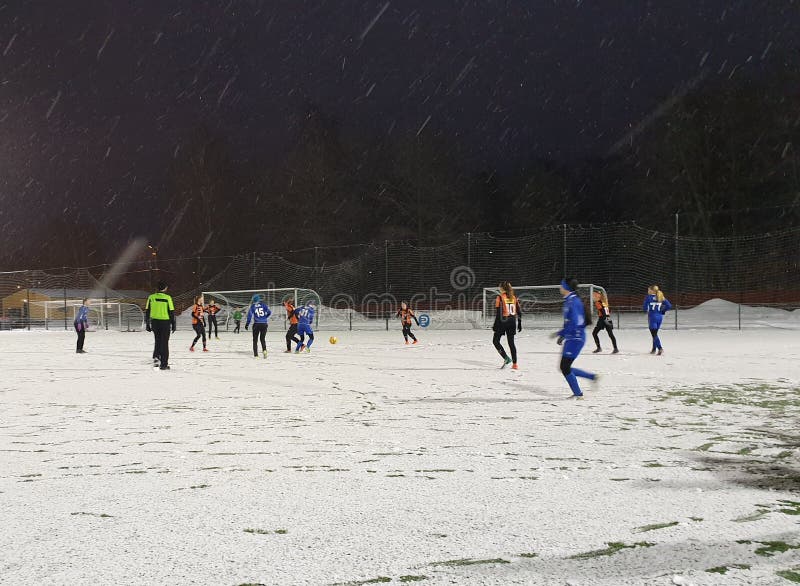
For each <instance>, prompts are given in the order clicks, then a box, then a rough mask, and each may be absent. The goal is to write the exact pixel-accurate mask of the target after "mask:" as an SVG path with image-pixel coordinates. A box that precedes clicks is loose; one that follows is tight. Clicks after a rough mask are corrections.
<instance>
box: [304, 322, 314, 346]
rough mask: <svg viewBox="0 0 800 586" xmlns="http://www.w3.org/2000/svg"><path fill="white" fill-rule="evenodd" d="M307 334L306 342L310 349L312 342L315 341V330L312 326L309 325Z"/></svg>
mask: <svg viewBox="0 0 800 586" xmlns="http://www.w3.org/2000/svg"><path fill="white" fill-rule="evenodd" d="M306 334H307V335H308V343H307V344H306V350H310V349H311V344H313V343H314V330H312V329H311V326H308V329H307V330H306Z"/></svg>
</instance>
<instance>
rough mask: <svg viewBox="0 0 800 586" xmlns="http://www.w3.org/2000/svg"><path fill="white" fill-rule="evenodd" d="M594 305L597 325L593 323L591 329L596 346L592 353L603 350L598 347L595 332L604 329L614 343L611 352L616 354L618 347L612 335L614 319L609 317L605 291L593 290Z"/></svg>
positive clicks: (598, 341)
mask: <svg viewBox="0 0 800 586" xmlns="http://www.w3.org/2000/svg"><path fill="white" fill-rule="evenodd" d="M594 307H595V309H596V310H597V325H595V326H594V329H593V330H592V337H593V338H594V343H595V345H596V346H597V348H595V349H594V350H593V351H592V353H593V354H597V353H598V352H602V351H603V349H602V348H601V347H600V337H599V336H598V335H597V334H599V333H600V332H602V331H603V330H605V331H607V332H608V337H609V338H611V343H612V344H613V345H614V350H612V352H611V353H612V354H618V353H619V348H617V339H616V338H615V337H614V321H613V320H612V319H611V309H610V308H609V306H608V296H606V293H605V291H595V292H594Z"/></svg>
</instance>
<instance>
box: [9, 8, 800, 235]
mask: <svg viewBox="0 0 800 586" xmlns="http://www.w3.org/2000/svg"><path fill="white" fill-rule="evenodd" d="M799 22H800V3H798V2H797V1H796V0H795V1H792V0H784V1H765V2H758V1H735V2H732V1H730V0H727V1H726V0H713V1H712V0H705V1H704V0H692V1H680V2H677V1H676V2H661V1H644V0H642V1H638V0H637V1H636V2H630V1H622V0H620V1H603V2H590V1H580V0H577V1H576V0H571V1H554V0H547V1H545V0H526V1H516V2H515V1H507V2H492V1H475V2H472V1H471V2H460V1H455V0H454V1H448V2H445V1H441V2H439V1H434V0H403V1H392V2H388V1H386V0H368V1H367V0H365V1H360V2H351V1H333V0H331V1H328V2H323V1H318V2H301V1H296V0H292V1H277V0H270V1H266V0H265V1H256V0H252V1H245V0H237V1H234V0H231V1H230V2H201V1H196V0H180V1H164V0H158V1H156V0H143V1H122V0H114V1H107V2H84V1H80V0H79V1H74V2H73V1H69V2H50V1H47V2H25V1H23V0H18V1H12V2H5V3H0V64H1V65H2V67H0V198H2V206H0V207H1V208H2V210H1V211H2V216H0V228H2V233H3V237H4V238H5V244H4V245H6V246H7V245H8V244H7V243H8V242H9V239H16V240H19V239H20V238H22V233H24V232H27V231H30V228H31V227H32V226H35V225H37V224H40V223H41V220H42V218H45V217H49V216H52V215H53V214H56V215H58V214H62V213H64V210H67V211H69V212H75V210H76V208H77V217H78V218H79V219H80V221H82V222H92V223H95V224H97V225H98V227H99V229H100V230H101V232H103V233H104V234H119V235H120V237H121V238H123V239H125V238H127V237H128V236H130V235H131V234H132V233H133V232H137V231H139V232H141V231H145V232H147V231H148V229H149V228H148V226H152V218H151V217H150V216H149V215H148V214H150V212H148V208H149V209H150V210H157V209H158V201H159V197H160V195H161V194H163V191H164V189H165V178H166V176H167V172H168V168H169V165H170V162H171V161H172V160H173V158H174V157H175V156H177V155H178V153H179V152H180V149H181V147H182V145H183V144H185V142H186V141H187V140H189V138H190V136H191V135H192V133H193V132H195V131H196V130H197V129H198V128H199V127H201V126H203V127H207V128H208V129H210V130H211V131H212V132H214V133H218V134H220V135H221V136H224V137H225V139H226V140H227V141H228V142H229V143H230V144H231V145H232V148H233V150H234V155H235V157H236V158H237V160H238V161H241V162H245V161H248V160H264V159H269V158H270V157H276V156H279V155H280V153H281V152H283V151H285V150H286V148H287V145H289V144H291V143H292V141H294V140H296V134H297V132H298V129H299V128H300V126H301V122H302V119H303V117H304V115H305V113H306V112H307V111H308V108H309V107H310V106H312V105H313V106H314V107H317V108H319V109H320V110H322V111H323V112H325V113H327V114H329V115H331V116H333V117H335V118H336V119H337V120H339V121H340V123H341V127H342V129H343V131H345V132H350V133H355V134H361V135H366V136H380V135H385V134H388V133H412V134H415V133H418V132H419V133H431V134H433V135H435V136H437V137H440V138H442V139H443V140H445V141H447V140H452V141H454V142H458V143H459V145H461V147H463V150H461V151H460V152H463V153H464V154H463V157H464V164H465V166H473V167H474V166H479V167H484V168H486V167H488V168H500V169H503V168H509V167H513V166H514V165H518V164H521V163H523V162H524V161H526V160H531V159H533V158H537V157H538V158H546V159H552V160H555V161H559V162H566V163H569V162H570V161H575V160H578V159H581V158H585V157H595V156H603V155H605V154H606V153H608V151H609V149H611V148H612V147H613V145H614V144H615V143H616V142H617V141H618V140H620V139H621V138H622V137H624V136H625V135H626V133H628V132H629V131H630V130H631V128H632V127H635V125H637V124H639V123H640V121H642V120H643V119H645V118H646V117H647V115H648V114H649V113H650V112H652V111H654V110H655V109H657V108H658V106H659V104H662V103H663V102H664V101H665V100H667V99H668V98H669V97H670V96H671V95H673V94H674V93H675V92H680V91H681V90H682V88H684V87H686V86H687V84H692V83H698V81H699V82H700V83H703V80H708V79H719V80H725V79H734V77H735V76H739V75H745V74H748V75H752V74H756V75H757V74H758V71H759V70H762V69H764V68H766V67H775V66H776V63H777V64H778V66H779V64H780V62H781V61H782V60H783V61H785V60H786V59H787V58H792V57H794V58H796V57H797V53H796V49H797V38H798V35H800V27H798V23H799ZM149 236H151V237H152V236H154V235H153V234H149Z"/></svg>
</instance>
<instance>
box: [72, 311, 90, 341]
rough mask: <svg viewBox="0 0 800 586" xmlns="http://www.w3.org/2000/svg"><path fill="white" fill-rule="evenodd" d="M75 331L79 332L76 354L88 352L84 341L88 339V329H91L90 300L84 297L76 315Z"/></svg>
mask: <svg viewBox="0 0 800 586" xmlns="http://www.w3.org/2000/svg"><path fill="white" fill-rule="evenodd" d="M72 325H74V326H75V332H77V334H78V347H77V349H76V350H75V353H76V354H86V350H84V349H83V342H84V340H85V339H86V330H88V329H89V300H88V299H84V300H83V303H82V304H81V306H80V307H79V308H78V314H77V315H76V316H75V322H74V323H73V324H72Z"/></svg>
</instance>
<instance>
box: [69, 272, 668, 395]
mask: <svg viewBox="0 0 800 586" xmlns="http://www.w3.org/2000/svg"><path fill="white" fill-rule="evenodd" d="M499 290H500V292H499V294H498V295H497V297H496V299H495V319H494V324H493V326H492V330H493V331H494V336H493V338H492V343H493V344H494V347H495V348H496V349H497V352H498V353H499V354H500V357H501V358H502V359H503V364H502V366H501V368H505V367H506V366H508V365H509V364H511V368H512V369H514V370H517V369H518V368H519V367H518V363H517V346H516V344H515V342H514V338H515V336H516V334H517V333H518V332H521V331H522V310H521V307H520V303H519V298H518V297H517V296H516V294H515V293H514V288H513V287H512V286H511V283H509V282H508V281H505V282H503V283H500V285H499ZM577 290H578V281H577V279H574V278H568V279H564V280H562V281H561V284H560V286H559V291H560V293H561V295H562V297H563V298H564V307H563V317H564V325H563V327H562V328H561V329H560V330H559V331H558V332H555V333H554V334H552V337H553V338H557V343H558V344H559V345H560V346H562V350H561V363H560V370H561V373H562V374H563V375H564V378H565V379H566V381H567V384H568V385H569V387H570V390H571V391H572V397H575V398H581V397H583V392H582V391H581V388H580V385H579V383H578V378H586V379H589V380H592V381H597V379H598V375H597V374H595V373H592V372H588V371H584V370H581V369H579V368H574V367H573V366H572V364H573V362H575V360H576V359H577V358H578V355H579V354H580V353H581V350H582V349H583V346H584V344H585V343H586V327H587V326H588V325H589V324H591V322H592V319H591V313H590V312H588V311H587V309H586V308H585V307H584V305H583V302H582V301H581V298H580V297H579V296H578V293H577ZM593 302H594V306H595V310H596V313H597V324H596V326H595V328H594V330H593V331H592V337H593V338H594V342H595V345H596V348H595V350H594V351H593V352H594V353H598V352H602V348H601V346H600V338H599V336H598V334H599V333H600V332H602V331H606V332H607V333H608V336H609V338H610V340H611V343H612V345H613V350H612V354H617V353H618V352H619V348H618V347H617V339H616V337H615V336H614V325H613V322H612V319H611V309H610V307H609V303H608V298H607V297H606V294H605V292H603V291H595V292H594V299H593ZM283 307H284V310H285V311H286V319H287V320H289V329H288V330H287V332H286V350H285V352H286V353H291V352H292V343H294V344H295V345H296V346H295V349H294V352H295V353H300V352H302V351H304V350H305V351H306V352H310V351H311V345H312V344H313V343H314V329H313V323H314V316H315V314H316V306H315V304H314V302H313V301H309V302H308V303H306V304H305V305H302V306H300V307H295V306H294V305H293V304H292V302H291V301H290V300H289V299H284V300H283ZM670 309H672V304H671V303H670V302H669V300H667V299H666V298H665V296H664V293H663V292H662V291H661V290H660V289H659V287H658V286H657V285H652V286H650V287H649V288H648V289H647V296H646V297H645V300H644V303H643V305H642V310H643V311H644V312H646V313H647V316H648V329H649V330H650V335H651V337H652V340H653V343H652V349H651V350H650V354H658V355H659V356H660V355H661V354H662V353H663V352H664V348H663V346H662V345H661V340H660V338H659V336H658V332H659V330H660V329H661V323H662V321H663V318H664V314H666V312H667V311H669V310H670ZM219 311H220V307H219V306H218V305H217V304H216V303H215V301H214V299H210V300H209V303H208V305H206V304H205V299H204V297H203V295H202V294H201V295H198V296H197V297H195V299H194V305H193V306H192V309H191V316H192V329H194V332H195V334H196V335H195V338H194V340H193V341H192V344H191V346H189V350H190V351H191V352H194V348H195V345H196V344H197V342H198V340H201V339H202V341H203V352H207V351H208V348H207V345H206V343H207V337H206V326H208V337H209V338H210V337H211V334H212V332H213V334H214V338H215V339H219V336H218V334H219V326H218V324H217V317H216V316H217V313H219ZM271 316H272V310H271V309H270V308H269V306H268V305H267V303H266V302H265V301H264V299H263V297H262V296H261V295H260V294H255V295H254V296H253V298H252V302H251V304H250V307H249V309H248V311H247V321H246V323H245V326H244V327H245V330H248V329H250V323H251V322H252V324H253V356H254V357H256V358H258V346H259V343H260V345H261V353H262V355H263V357H264V358H266V357H267V344H266V334H267V328H268V327H269V319H270V317H271ZM232 317H233V319H234V322H235V324H236V327H235V329H234V332H235V333H239V332H240V327H241V319H242V308H236V309H234V311H233V315H232ZM395 317H398V318H400V323H401V325H402V332H403V338H404V339H405V343H406V344H409V343H412V344H417V343H418V342H419V340H418V339H417V337H416V336H415V335H414V334H413V332H412V331H411V325H412V323H416V324H417V325H419V320H418V319H417V316H416V315H415V314H414V311H413V310H412V309H411V307H409V305H408V303H407V302H405V301H403V302H402V303H401V304H400V309H398V310H397V313H396V314H395ZM145 324H146V329H147V331H148V332H153V336H154V338H155V342H154V348H153V365H154V366H158V367H159V368H160V369H161V370H169V368H170V367H169V337H170V334H171V333H173V332H175V327H176V326H175V306H174V304H173V301H172V297H170V296H169V295H168V294H167V285H166V283H159V284H158V291H157V292H156V293H153V294H152V295H150V297H148V299H147V304H146V306H145ZM74 325H75V331H76V333H77V335H78V342H77V349H76V352H77V353H78V354H84V353H85V350H84V349H83V345H84V341H85V337H86V330H87V329H88V327H89V300H88V299H84V300H83V304H82V305H81V307H80V308H79V310H78V312H77V314H76V316H75V322H74ZM503 336H505V338H506V341H507V343H508V349H509V352H510V353H511V356H509V355H508V354H507V353H506V351H505V348H503V345H502V343H501V342H500V340H501V339H502V338H503ZM306 337H308V341H306ZM409 338H411V340H412V342H409Z"/></svg>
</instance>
